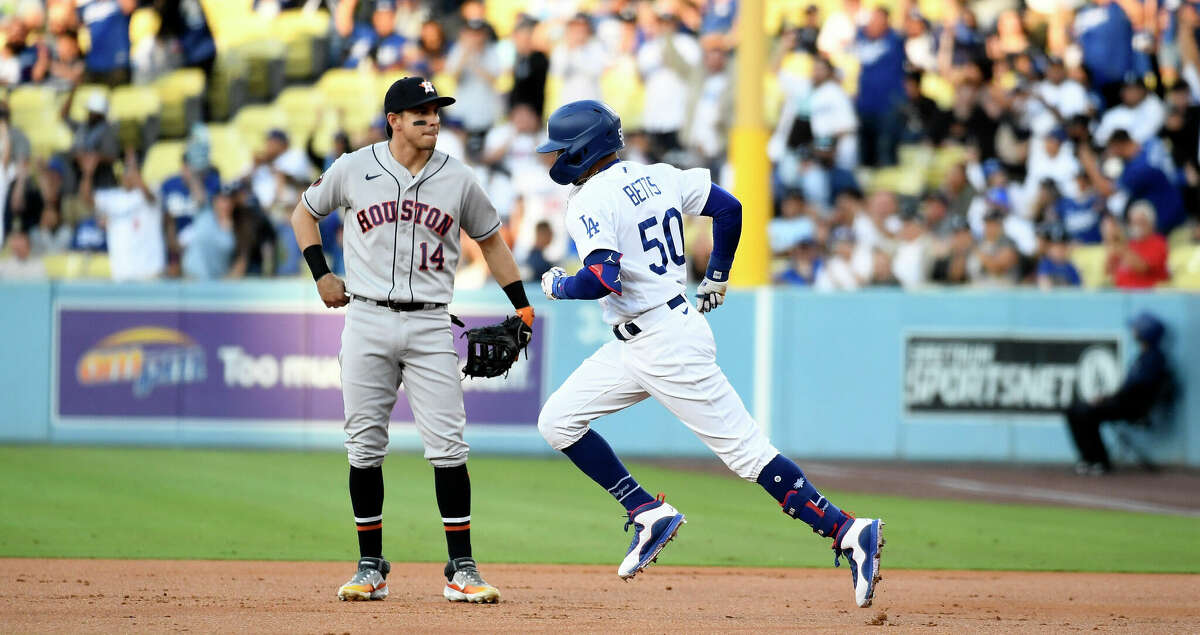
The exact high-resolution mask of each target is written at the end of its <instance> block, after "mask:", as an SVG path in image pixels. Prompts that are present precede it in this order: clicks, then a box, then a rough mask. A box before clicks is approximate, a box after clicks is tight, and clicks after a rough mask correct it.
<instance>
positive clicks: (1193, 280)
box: [1167, 245, 1200, 291]
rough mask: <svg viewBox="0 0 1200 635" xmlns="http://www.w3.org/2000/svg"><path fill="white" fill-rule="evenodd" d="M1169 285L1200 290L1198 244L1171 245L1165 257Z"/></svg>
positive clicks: (1199, 250)
mask: <svg viewBox="0 0 1200 635" xmlns="http://www.w3.org/2000/svg"><path fill="white" fill-rule="evenodd" d="M1167 270H1168V271H1170V272H1171V286H1173V287H1175V288H1176V289H1185V290H1188V291H1200V245H1177V246H1176V245H1172V246H1171V250H1170V253H1169V256H1168V257H1167Z"/></svg>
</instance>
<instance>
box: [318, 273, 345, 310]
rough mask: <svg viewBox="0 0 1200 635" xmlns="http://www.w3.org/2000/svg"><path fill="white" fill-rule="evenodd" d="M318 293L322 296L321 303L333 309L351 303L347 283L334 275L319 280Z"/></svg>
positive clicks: (329, 274) (326, 275) (324, 276)
mask: <svg viewBox="0 0 1200 635" xmlns="http://www.w3.org/2000/svg"><path fill="white" fill-rule="evenodd" d="M317 293H320V294H321V301H322V302H324V303H325V306H327V307H329V308H331V309H336V308H338V307H341V306H346V305H347V304H349V303H350V297H349V296H347V295H346V283H345V282H342V279H341V278H339V277H337V276H335V275H334V274H332V273H327V274H325V275H323V276H321V279H320V280H317Z"/></svg>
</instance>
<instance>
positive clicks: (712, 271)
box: [704, 258, 733, 282]
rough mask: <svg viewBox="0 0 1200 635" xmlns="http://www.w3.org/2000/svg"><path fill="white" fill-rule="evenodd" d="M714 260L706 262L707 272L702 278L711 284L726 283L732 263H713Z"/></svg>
mask: <svg viewBox="0 0 1200 635" xmlns="http://www.w3.org/2000/svg"><path fill="white" fill-rule="evenodd" d="M714 260H716V259H715V258H713V259H710V260H709V261H708V270H707V271H705V272H704V277H705V278H708V279H709V280H712V281H713V282H728V281H729V270H730V268H732V266H733V263H732V262H729V263H726V262H714Z"/></svg>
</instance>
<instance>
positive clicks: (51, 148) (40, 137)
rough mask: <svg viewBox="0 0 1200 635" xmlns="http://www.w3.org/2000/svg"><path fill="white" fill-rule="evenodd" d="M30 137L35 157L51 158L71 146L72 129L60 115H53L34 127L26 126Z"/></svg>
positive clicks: (25, 128) (26, 132)
mask: <svg viewBox="0 0 1200 635" xmlns="http://www.w3.org/2000/svg"><path fill="white" fill-rule="evenodd" d="M22 130H23V131H24V132H25V136H27V137H29V145H30V146H31V148H30V151H31V152H32V153H33V157H34V158H35V159H49V158H50V157H51V156H53V155H55V154H57V153H59V152H65V151H66V150H68V149H69V148H70V147H71V139H72V136H71V129H70V128H68V127H67V124H65V123H63V122H62V121H61V120H59V119H58V117H51V118H48V119H47V120H45V121H43V122H42V123H40V124H38V125H37V126H34V127H24V128H22Z"/></svg>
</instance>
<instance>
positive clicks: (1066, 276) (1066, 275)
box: [1037, 224, 1082, 291]
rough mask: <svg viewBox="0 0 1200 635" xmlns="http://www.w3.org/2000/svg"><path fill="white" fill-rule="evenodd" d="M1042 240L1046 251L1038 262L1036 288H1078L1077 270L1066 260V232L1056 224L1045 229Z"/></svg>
mask: <svg viewBox="0 0 1200 635" xmlns="http://www.w3.org/2000/svg"><path fill="white" fill-rule="evenodd" d="M1043 238H1044V240H1045V245H1046V249H1045V252H1044V253H1043V254H1042V258H1041V260H1039V261H1038V267H1037V285H1038V288H1039V289H1041V290H1043V291H1049V290H1050V289H1053V288H1055V287H1078V286H1079V285H1080V284H1082V281H1081V280H1080V278H1079V270H1078V269H1076V268H1075V265H1073V264H1071V260H1070V259H1069V258H1068V252H1067V249H1068V248H1067V232H1066V230H1065V229H1063V228H1062V227H1061V226H1059V225H1057V224H1055V225H1051V226H1049V227H1048V228H1047V229H1046V231H1045V233H1044V235H1043Z"/></svg>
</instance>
